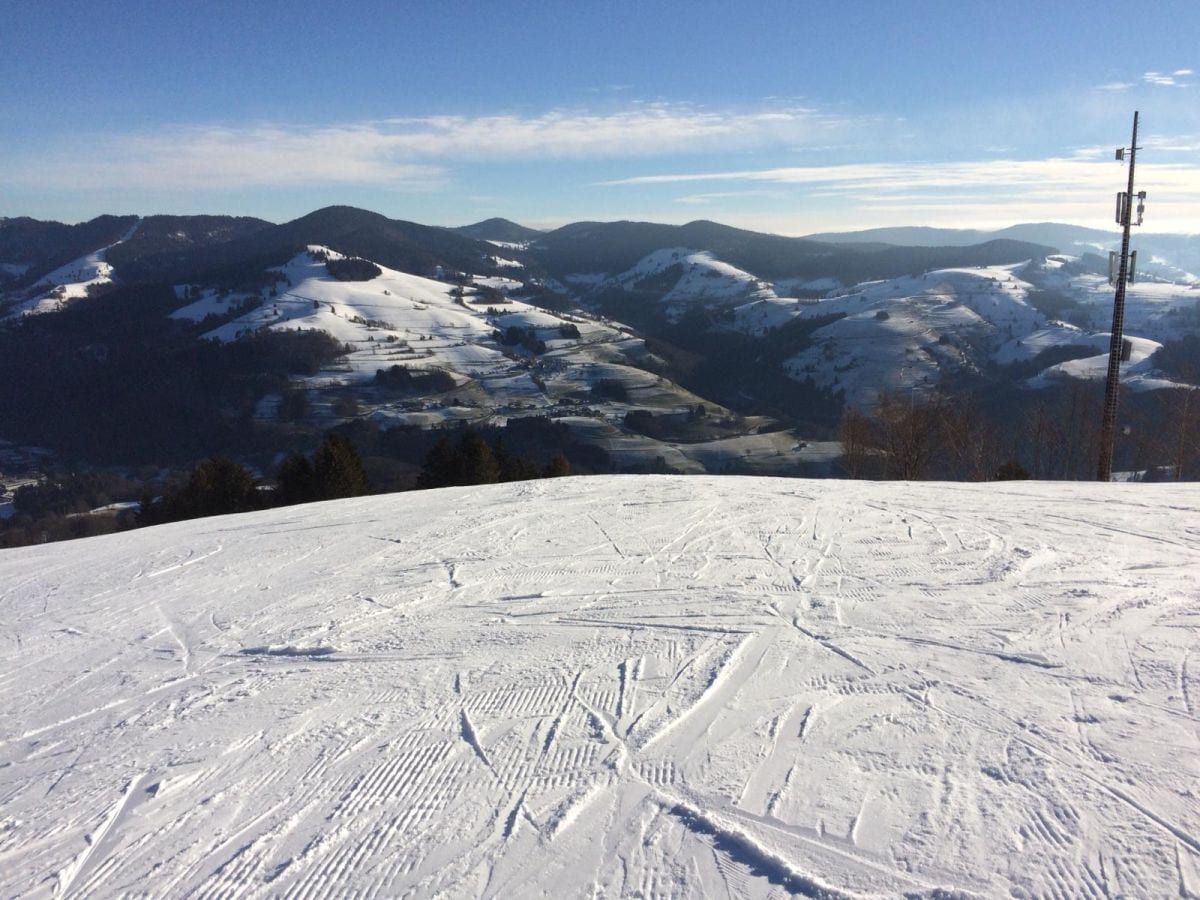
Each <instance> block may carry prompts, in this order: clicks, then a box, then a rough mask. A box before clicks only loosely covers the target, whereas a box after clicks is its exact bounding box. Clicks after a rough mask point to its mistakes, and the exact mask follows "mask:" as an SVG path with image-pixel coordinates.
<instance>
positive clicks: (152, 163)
mask: <svg viewBox="0 0 1200 900" xmlns="http://www.w3.org/2000/svg"><path fill="white" fill-rule="evenodd" d="M1127 14H1128V10H1127V8H1126V6H1125V5H1124V4H1122V3H1119V2H1117V0H1088V2H1086V3H1085V2H1083V0H1063V3H1061V4H1059V5H1058V6H1056V7H1055V9H1054V12H1053V14H1048V13H1047V12H1046V9H1045V6H1044V4H1041V3H1038V2H1035V0H1012V2H1010V3H1008V4H1006V5H1005V7H1004V8H1003V10H999V9H997V8H995V7H992V6H979V5H977V4H962V3H956V2H951V0H914V2H913V3H911V4H905V5H904V6H903V7H897V8H887V7H881V6H880V5H879V4H878V3H875V2H873V0H843V2H841V3H838V4H836V5H835V6H817V7H812V8H809V7H801V6H797V5H796V4H794V3H789V2H786V0H760V2H757V3H755V4H753V5H752V6H751V7H749V8H745V9H743V8H733V7H730V6H729V5H728V4H724V3H718V2H716V0H690V2H686V3H685V2H684V0H650V2H648V3H647V2H645V0H639V2H637V3H634V2H631V0H616V2H614V3H612V4H608V5H605V6H604V7H602V8H601V7H590V6H586V5H585V6H582V7H579V8H577V9H572V10H571V12H570V15H564V13H563V9H562V7H561V5H560V4H558V3H555V2H552V0H526V2H524V3H522V4H520V5H519V6H511V5H495V4H487V3H482V2H479V0H458V2H456V3H452V4H450V5H449V6H447V5H446V4H444V3H433V2H431V0H413V2H412V3H407V4H399V5H397V4H392V3H385V2H382V0H352V2H351V3H349V4H346V5H345V6H343V7H340V8H339V10H338V12H337V14H336V15H330V14H329V10H328V8H327V7H326V6H322V5H319V4H317V3H314V2H311V0H289V2H287V3H284V2H282V0H262V2H260V3H254V4H232V3H226V2H219V3H217V4H216V5H209V4H200V5H197V4H190V5H189V4H182V5H181V4H165V5H164V4H160V3H150V2H148V0H95V2H94V3H92V4H91V5H90V6H89V7H88V15H87V16H81V15H80V14H79V8H78V4H76V3H72V2H69V0H43V2H41V3H38V4H34V5H30V6H28V7H27V8H22V10H21V14H20V15H19V16H18V15H13V16H10V17H9V18H10V19H11V21H9V22H7V23H6V25H7V31H6V35H5V37H6V42H5V53H4V54H3V55H2V56H0V122H2V123H3V126H4V133H5V138H6V139H5V141H3V142H2V143H0V214H9V213H11V212H12V211H14V210H21V211H23V212H25V213H27V214H28V215H30V216H32V217H34V218H38V219H53V220H58V221H66V222H78V221H83V220H87V219H91V218H93V217H95V216H96V215H98V214H101V213H104V212H108V211H110V210H112V209H118V208H123V209H130V208H133V209H144V210H155V211H156V212H161V213H164V214H174V215H181V214H193V211H194V210H217V211H218V214H223V215H240V216H256V217H259V218H262V219H266V220H268V221H274V222H282V221H289V220H292V219H295V218H297V217H299V216H301V215H304V214H305V213H306V212H308V211H310V210H313V209H318V208H320V207H323V206H328V205H331V204H333V203H339V204H347V205H351V206H357V207H361V208H365V209H372V210H378V211H379V212H380V213H381V214H383V215H386V216H388V217H389V218H398V219H406V220H411V221H418V222H476V221H480V220H483V219H487V218H489V217H492V216H497V215H502V216H504V217H505V218H509V219H512V220H514V221H517V222H524V223H527V224H529V225H530V226H531V227H538V228H552V227H555V226H556V225H559V224H562V223H565V222H574V221H581V220H594V221H619V220H632V221H651V222H663V223H681V222H686V221H690V220H693V219H697V218H704V219H712V220H715V221H720V222H722V223H725V224H728V225H731V226H734V227H738V228H746V229H750V230H754V231H759V232H765V233H772V234H781V235H804V234H811V233H814V232H824V231H833V232H842V231H853V230H861V229H869V228H885V227H896V226H907V225H909V224H910V223H912V222H919V223H922V224H923V225H924V226H927V227H934V228H939V227H949V228H978V229H985V230H992V229H996V228H1001V227H1006V226H1007V225H1009V224H1012V223H1024V222H1041V221H1056V222H1066V223H1073V224H1078V225H1081V226H1083V227H1091V228H1099V229H1105V228H1112V227H1113V226H1112V225H1111V224H1110V223H1111V222H1112V208H1113V196H1114V195H1115V194H1116V192H1118V191H1120V190H1122V189H1123V188H1124V181H1125V172H1126V169H1125V167H1124V166H1123V165H1122V164H1121V163H1119V162H1116V161H1114V159H1113V149H1114V148H1116V147H1119V146H1122V145H1124V144H1126V143H1128V142H1129V138H1130V126H1131V124H1132V118H1133V112H1134V110H1138V111H1140V112H1141V129H1142V130H1141V133H1140V139H1139V141H1138V143H1139V144H1140V145H1141V147H1142V151H1143V152H1142V153H1140V154H1139V157H1138V188H1139V189H1141V190H1145V191H1147V192H1148V194H1149V199H1148V202H1147V207H1146V226H1145V227H1146V228H1147V229H1153V230H1154V231H1155V232H1159V233H1180V232H1182V233H1191V232H1195V231H1197V230H1200V74H1197V73H1200V48H1198V47H1197V45H1196V42H1195V35H1196V34H1197V33H1200V4H1196V3H1195V2H1194V0H1161V2H1158V3H1155V4H1154V5H1153V6H1152V7H1151V8H1147V9H1139V10H1138V14H1137V20H1138V21H1137V35H1138V40H1136V41H1121V40H1120V38H1121V23H1122V22H1123V21H1124V19H1125V17H1126V16H1127ZM1118 49H1119V52H1117V51H1118ZM209 214H212V213H209Z"/></svg>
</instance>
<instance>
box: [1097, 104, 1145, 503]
mask: <svg viewBox="0 0 1200 900" xmlns="http://www.w3.org/2000/svg"><path fill="white" fill-rule="evenodd" d="M1137 133H1138V114H1137V112H1134V114H1133V139H1132V140H1131V141H1130V142H1129V147H1128V148H1125V147H1118V148H1117V159H1118V160H1124V159H1125V153H1126V149H1128V152H1129V186H1128V188H1127V189H1126V190H1124V191H1122V192H1120V193H1118V194H1117V224H1118V225H1120V226H1122V232H1121V257H1120V262H1119V264H1118V265H1117V266H1116V286H1117V289H1116V293H1115V294H1114V296H1113V321H1112V339H1111V340H1110V341H1109V344H1108V378H1107V380H1106V381H1105V384H1104V420H1103V422H1102V423H1101V426H1100V464H1099V466H1098V468H1097V471H1096V477H1097V479H1098V480H1100V481H1111V480H1112V464H1113V438H1114V433H1115V431H1116V426H1117V398H1118V391H1119V390H1120V386H1121V361H1122V360H1125V359H1129V342H1128V341H1126V340H1125V339H1124V336H1123V334H1122V328H1123V327H1124V323H1125V286H1126V284H1128V283H1129V282H1130V281H1132V280H1133V278H1134V271H1133V266H1132V265H1131V263H1130V254H1129V230H1130V228H1131V227H1132V226H1133V225H1141V224H1142V213H1143V212H1144V211H1145V209H1146V204H1145V200H1146V192H1145V191H1141V192H1140V193H1138V194H1136V195H1135V194H1134V192H1133V170H1134V166H1135V164H1136V163H1137V152H1138V145H1137ZM1135 199H1136V200H1137V221H1136V222H1134V221H1133V211H1134V210H1133V201H1134V200H1135ZM1113 256H1115V254H1112V255H1110V257H1109V279H1110V280H1111V279H1112V277H1113V276H1112V269H1113V263H1114V262H1116V260H1115V259H1113ZM1133 256H1134V262H1136V260H1137V254H1136V253H1135V254H1133Z"/></svg>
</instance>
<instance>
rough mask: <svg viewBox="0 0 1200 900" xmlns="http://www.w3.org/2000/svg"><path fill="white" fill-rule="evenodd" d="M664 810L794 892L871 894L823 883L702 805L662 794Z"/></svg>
mask: <svg viewBox="0 0 1200 900" xmlns="http://www.w3.org/2000/svg"><path fill="white" fill-rule="evenodd" d="M659 802H660V805H661V807H662V810H663V811H664V812H666V813H669V814H670V815H672V816H674V817H675V818H677V819H679V820H680V821H681V822H683V824H684V825H685V826H686V827H687V828H688V829H689V830H691V831H693V832H696V833H697V834H703V835H708V836H709V837H711V838H713V843H714V844H715V845H716V847H717V848H718V849H720V850H722V851H724V852H725V854H726V855H728V856H730V857H731V858H733V859H736V860H738V861H740V862H743V863H745V864H747V865H749V866H750V867H751V868H759V869H761V870H762V873H763V875H764V876H765V877H766V879H767V880H768V881H770V882H771V883H772V884H777V885H780V886H781V887H783V888H784V889H785V890H787V891H789V892H791V893H792V894H798V895H799V896H801V897H811V898H813V900H853V898H857V897H864V896H868V895H863V894H852V893H850V892H848V891H843V890H841V889H839V888H835V887H832V886H830V885H827V884H822V883H821V882H820V881H818V880H817V879H815V878H813V877H812V876H811V875H808V874H807V873H805V872H801V871H800V870H799V869H797V868H796V867H795V866H793V865H792V864H791V863H790V862H788V861H787V860H786V859H784V858H783V857H782V856H779V855H778V854H776V853H775V852H774V851H772V850H770V849H769V848H767V847H764V846H763V845H762V844H760V843H759V842H758V841H756V840H755V839H754V838H753V837H751V836H750V835H749V834H747V833H746V832H744V831H742V829H740V828H737V827H736V826H733V825H730V824H727V823H724V822H719V821H717V820H716V819H715V818H713V817H712V816H710V815H709V814H707V813H705V812H704V811H703V810H701V809H700V808H699V807H696V806H693V805H692V804H690V803H688V802H687V801H686V800H674V799H670V798H668V797H667V796H666V795H665V794H661V793H660V794H659Z"/></svg>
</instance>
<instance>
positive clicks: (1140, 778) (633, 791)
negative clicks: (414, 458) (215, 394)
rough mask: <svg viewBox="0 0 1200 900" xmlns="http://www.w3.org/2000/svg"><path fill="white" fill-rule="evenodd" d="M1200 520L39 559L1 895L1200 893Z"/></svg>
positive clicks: (544, 518)
mask: <svg viewBox="0 0 1200 900" xmlns="http://www.w3.org/2000/svg"><path fill="white" fill-rule="evenodd" d="M1198 570H1200V491H1197V490H1196V489H1194V488H1191V487H1187V486H1182V485H1170V486H1162V487H1159V486H1152V485H1147V486H1138V487H1132V486H1130V487H1123V486H1098V485H1078V484H1075V485H1072V484H1054V485H1050V484H1032V483H1025V484H1007V485H1001V484H992V485H934V484H924V485H916V484H886V485H879V484H868V483H845V482H842V483H838V482H828V481H826V482H804V481H796V480H787V481H784V480H771V479H734V478H726V479H715V478H652V477H640V478H634V477H611V478H589V479H565V480H558V481H543V482H531V483H523V484H512V485H503V486H493V487H486V488H455V489H448V490H443V491H434V492H424V493H417V494H412V493H410V494H401V495H394V496H389V497H375V498H365V499H358V500H347V501H340V502H336V503H330V504H323V505H312V506H305V507H292V508H288V509H281V510H274V511H269V512H264V513H257V514H250V515H245V516H237V517H227V518H220V519H208V520H201V521H195V522H189V523H180V524H176V525H170V526H165V527H160V528H156V529H152V530H146V531H139V532H131V533H125V534H121V535H115V536H110V537H105V538H97V539H92V540H88V541H81V542H77V543H73V544H68V545H56V546H54V547H44V548H43V547H38V548H26V549H21V550H15V551H14V550H10V551H4V552H0V584H3V585H4V586H5V593H4V602H3V603H2V604H0V624H2V625H3V629H2V630H0V634H2V635H3V643H2V644H0V647H2V650H0V894H3V895H5V896H39V895H50V894H52V893H55V892H57V893H60V894H69V895H71V896H81V897H82V896H116V895H155V896H184V895H194V896H239V897H268V896H269V897H276V896H286V897H316V896H350V895H355V896H370V897H376V896H378V897H385V896H386V897H392V896H414V897H431V896H447V897H476V896H479V897H527V896H554V897H577V896H606V897H616V896H631V897H632V896H641V897H668V896H670V897H676V896H686V897H702V896H703V897H738V898H766V897H778V896H781V895H783V894H787V893H793V894H802V895H807V896H821V897H844V896H860V895H875V896H899V895H901V894H907V895H915V896H940V897H946V896H975V895H980V896H1057V897H1069V896H1070V897H1073V896H1092V897H1099V896H1138V897H1148V896H1168V895H1171V896H1174V895H1177V894H1181V893H1185V894H1194V893H1195V892H1197V891H1200V800H1198V798H1197V793H1196V791H1197V787H1196V786H1197V784H1198V783H1200V782H1198V778H1200V752H1198V750H1200V747H1198V742H1200V731H1198V723H1200V705H1198V704H1200V676H1198V673H1197V669H1198V665H1200V663H1197V660H1196V658H1195V651H1196V648H1197V646H1198V645H1200V618H1198V616H1197V608H1198V607H1197V603H1198V600H1200V597H1198V595H1197V588H1196V581H1195V574H1196V572H1197V571H1198Z"/></svg>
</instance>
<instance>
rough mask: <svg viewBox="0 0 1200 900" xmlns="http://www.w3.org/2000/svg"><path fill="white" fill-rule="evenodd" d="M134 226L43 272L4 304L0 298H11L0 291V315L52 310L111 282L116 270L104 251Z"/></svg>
mask: <svg viewBox="0 0 1200 900" xmlns="http://www.w3.org/2000/svg"><path fill="white" fill-rule="evenodd" d="M137 227H138V226H137V224H136V223H135V224H134V225H133V226H131V227H130V229H129V230H128V231H127V232H126V233H125V234H124V235H123V236H122V237H121V239H120V240H119V241H117V242H116V243H113V244H109V245H108V246H107V247H101V248H100V249H98V250H95V251H93V252H91V253H87V254H85V255H83V256H81V257H80V258H79V259H76V260H72V261H71V262H69V263H67V264H66V265H63V266H59V267H58V268H57V269H55V270H54V271H53V272H50V273H48V274H46V275H43V276H42V277H41V278H39V279H38V280H37V283H36V284H34V285H33V286H32V287H31V288H29V289H28V290H27V291H24V292H21V296H19V297H17V298H15V301H14V302H10V303H9V304H8V305H7V308H5V305H4V303H3V301H4V300H5V299H8V300H10V301H13V298H5V297H4V296H3V295H2V294H0V319H3V318H11V317H13V316H21V315H40V314H42V313H48V312H56V311H58V310H60V309H62V308H63V307H64V306H66V305H67V304H69V303H72V302H74V301H76V300H81V299H84V298H86V297H89V296H91V293H92V291H94V290H96V289H97V288H102V287H105V286H107V285H110V284H112V283H113V280H114V279H115V277H116V274H115V270H114V269H113V266H112V264H111V263H110V262H109V261H108V259H107V252H108V251H109V250H111V249H112V248H113V247H115V246H117V244H121V243H124V242H125V241H127V240H129V239H130V238H131V237H133V235H134V233H135V232H136V231H137ZM9 268H10V269H12V268H13V267H11V266H10V267H9Z"/></svg>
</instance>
